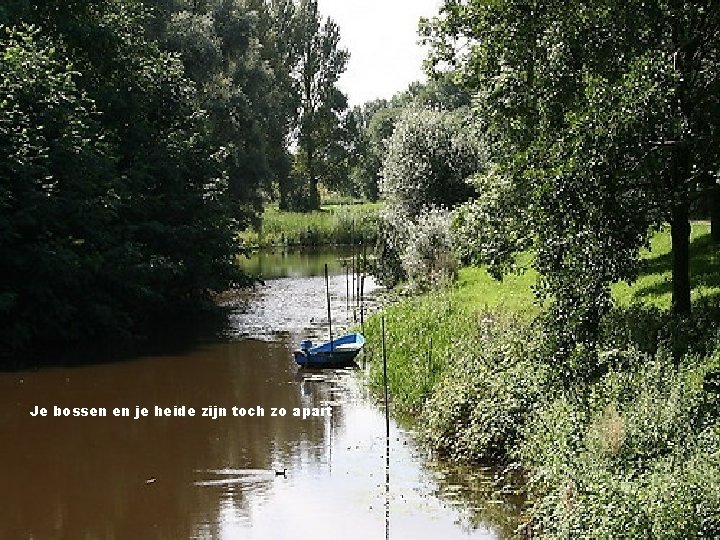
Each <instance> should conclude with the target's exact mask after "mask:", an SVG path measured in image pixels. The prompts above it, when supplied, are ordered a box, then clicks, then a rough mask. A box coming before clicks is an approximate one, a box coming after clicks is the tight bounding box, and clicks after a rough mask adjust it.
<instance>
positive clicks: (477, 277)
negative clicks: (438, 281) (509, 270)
mask: <svg viewBox="0 0 720 540" xmlns="http://www.w3.org/2000/svg"><path fill="white" fill-rule="evenodd" d="M691 256H692V261H691V274H692V278H691V280H692V285H693V301H694V315H693V317H692V318H691V319H686V320H679V319H676V318H674V317H672V316H671V315H670V313H669V311H668V308H669V305H670V286H671V283H670V265H671V259H670V240H669V232H668V231H661V232H659V233H658V234H656V235H655V236H654V238H653V239H652V242H651V249H650V250H649V251H647V252H646V253H644V254H643V265H642V270H641V275H640V277H639V279H638V280H637V281H636V282H635V283H633V284H632V285H628V284H619V285H616V286H615V287H614V288H613V297H614V299H615V300H616V307H615V308H614V309H613V310H612V312H611V313H610V314H609V315H608V316H607V317H606V319H605V321H603V325H602V336H601V346H600V352H599V354H598V355H597V356H595V355H592V354H588V355H587V356H585V357H583V356H582V351H581V352H580V353H578V354H579V357H578V358H577V361H578V362H583V361H585V362H592V363H593V366H594V369H593V370H591V371H589V372H587V375H585V376H584V377H577V376H573V377H569V376H568V375H567V373H566V372H564V371H563V370H562V369H560V368H559V366H557V365H555V364H554V363H553V361H552V360H551V358H550V355H549V353H548V349H547V346H546V343H545V341H544V339H543V330H544V328H543V324H542V318H541V317H537V315H539V314H540V313H541V311H542V309H541V307H540V306H538V305H537V304H536V303H535V302H534V298H533V295H532V290H531V287H532V285H533V284H534V282H535V279H536V275H535V274H534V273H533V271H531V270H528V271H526V272H524V273H521V274H519V275H516V276H510V277H508V278H506V279H504V280H503V281H502V282H500V283H498V282H496V281H494V280H492V278H490V277H489V276H488V275H487V273H486V272H485V271H484V270H483V269H477V268H464V269H462V270H461V271H460V274H459V279H458V281H457V283H456V284H455V286H453V287H452V288H449V289H447V290H443V291H436V292H432V293H429V294H426V295H423V296H419V297H415V298H408V299H404V300H402V301H401V302H399V303H397V304H394V305H392V306H390V307H389V308H387V309H386V310H385V312H384V316H385V320H386V328H387V344H388V380H389V388H390V395H391V399H392V404H393V405H392V406H393V409H394V411H395V412H397V413H399V414H411V415H412V416H413V417H415V418H417V419H419V425H421V426H423V428H422V429H423V432H424V436H425V438H426V440H427V442H428V444H429V445H430V446H431V447H432V448H433V449H434V450H435V451H436V452H437V453H438V454H440V455H443V456H445V457H448V458H450V459H453V460H458V461H464V462H471V463H485V464H488V463H490V464H504V465H506V466H508V465H513V466H511V467H510V469H512V470H517V469H520V470H523V471H524V472H525V476H526V480H527V482H526V483H525V484H524V489H525V490H526V493H527V496H528V506H527V509H526V511H525V512H524V515H523V516H522V518H521V520H520V521H521V522H520V524H519V526H520V528H519V531H518V536H519V537H522V536H525V537H527V536H530V535H531V534H532V535H533V538H547V539H556V538H557V539H560V538H588V539H590V538H593V539H596V538H608V539H610V538H633V539H636V538H663V539H665V538H667V539H681V538H682V539H685V538H720V416H719V414H720V413H719V410H720V348H719V347H718V328H719V322H720V309H719V308H718V298H720V249H719V248H718V246H716V245H713V244H712V243H711V242H710V238H709V231H708V226H707V224H704V223H696V224H694V225H693V231H692V247H691ZM379 330H380V322H379V317H378V316H375V317H372V318H371V319H370V320H369V321H368V322H367V324H366V334H367V338H368V350H369V351H370V353H371V354H372V356H373V362H372V366H371V370H370V375H369V377H370V384H371V385H372V387H373V388H375V389H376V390H380V389H381V388H382V364H381V361H379V360H381V359H380V355H379V351H380V331H379ZM515 466H517V467H515Z"/></svg>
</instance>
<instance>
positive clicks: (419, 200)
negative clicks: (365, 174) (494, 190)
mask: <svg viewBox="0 0 720 540" xmlns="http://www.w3.org/2000/svg"><path fill="white" fill-rule="evenodd" d="M376 116H377V115H376ZM467 128H468V126H467V124H466V118H465V117H464V114H463V111H454V112H442V111H433V110H422V109H410V110H407V111H405V112H404V113H403V115H402V116H401V117H400V120H399V121H398V123H397V125H396V126H395V129H394V131H393V132H392V136H391V137H390V139H389V140H388V142H387V155H386V157H385V161H384V163H383V169H382V175H383V180H382V193H383V195H384V197H385V201H386V205H385V211H384V212H383V215H382V218H383V222H384V223H383V230H382V235H381V242H382V246H381V250H382V256H381V261H382V263H383V265H382V267H381V268H380V269H379V270H378V275H379V276H380V277H381V278H382V279H383V280H384V281H385V282H388V283H396V282H398V281H400V280H403V279H406V278H407V277H408V273H407V268H406V267H405V266H404V265H403V263H402V256H403V254H404V253H405V252H406V250H408V249H412V247H413V246H412V242H413V238H414V237H415V236H416V234H415V233H416V232H418V231H421V230H423V229H427V227H424V226H423V225H422V224H421V223H420V219H419V217H420V216H421V215H422V214H427V213H428V212H430V211H431V209H432V208H436V207H444V208H452V207H453V206H455V205H457V204H458V203H460V202H463V201H465V200H467V199H468V198H469V197H471V196H472V195H473V193H474V190H473V188H472V187H471V186H470V185H469V184H467V183H466V182H465V178H466V177H468V176H469V175H470V174H473V173H475V172H476V171H477V170H478V169H479V168H480V160H481V155H480V148H479V146H478V144H477V142H476V141H475V140H474V138H473V137H472V136H471V135H469V133H468V129H467ZM435 215H436V216H437V215H439V214H437V211H436V213H435ZM424 219H425V221H427V220H428V219H430V218H428V217H426V218H424ZM435 222H438V220H435ZM443 223H446V220H443ZM436 228H437V227H436ZM448 235H449V233H443V236H448ZM444 243H445V244H447V242H444ZM440 257H445V255H444V254H442V255H441V256H440Z"/></svg>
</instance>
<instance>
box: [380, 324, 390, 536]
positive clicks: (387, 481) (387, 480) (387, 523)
mask: <svg viewBox="0 0 720 540" xmlns="http://www.w3.org/2000/svg"><path fill="white" fill-rule="evenodd" d="M381 323H382V356H383V385H384V387H385V539H386V540H389V539H390V409H389V407H388V378H387V353H386V349H385V317H384V316H383V317H382V319H381Z"/></svg>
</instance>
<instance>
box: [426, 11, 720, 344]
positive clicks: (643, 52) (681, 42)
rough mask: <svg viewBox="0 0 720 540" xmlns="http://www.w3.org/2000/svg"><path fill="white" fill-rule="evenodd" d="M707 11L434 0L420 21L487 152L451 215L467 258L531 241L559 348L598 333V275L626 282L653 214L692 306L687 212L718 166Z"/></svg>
mask: <svg viewBox="0 0 720 540" xmlns="http://www.w3.org/2000/svg"><path fill="white" fill-rule="evenodd" d="M718 13H719V11H718V9H717V6H714V7H713V6H712V4H711V5H708V6H702V5H700V4H693V5H686V4H682V3H680V4H677V5H676V4H672V3H671V4H666V3H662V2H655V3H653V2H651V3H649V4H648V3H647V2H603V3H600V4H593V5H588V4H587V3H583V2H570V3H567V2H550V3H547V2H545V3H542V4H537V3H534V2H525V1H502V2H486V1H483V0H470V1H447V2H445V4H444V5H443V7H442V9H441V15H440V17H438V18H436V19H434V20H433V21H430V22H426V23H425V27H424V31H425V35H426V36H428V37H429V39H430V41H432V42H433V43H434V45H435V47H434V58H433V60H432V63H434V64H435V65H436V66H438V67H440V68H443V67H445V66H448V65H450V66H454V69H455V73H456V74H457V77H458V78H459V79H460V80H461V81H462V82H463V83H464V84H465V85H466V86H467V88H468V89H470V90H471V91H473V92H474V93H475V98H474V105H475V110H476V112H477V113H478V125H479V127H480V129H481V132H482V134H483V137H484V140H485V143H486V145H487V148H488V151H489V161H490V163H491V166H490V167H489V168H488V172H487V174H486V176H485V178H482V179H479V180H478V183H479V185H481V186H482V189H489V191H490V195H484V196H483V197H482V198H481V199H479V200H478V201H476V202H475V203H473V204H472V205H471V206H468V207H467V208H466V209H465V211H464V212H463V213H462V215H461V217H460V225H461V231H463V232H465V233H469V234H468V235H467V236H466V237H465V238H466V240H467V242H468V243H469V244H470V245H471V246H474V248H472V249H468V250H466V253H465V255H466V256H467V257H468V258H469V259H473V258H474V259H475V260H476V261H482V262H487V263H490V264H492V265H494V266H495V269H496V270H498V271H499V270H503V269H507V268H510V267H511V266H512V265H511V258H512V256H513V254H514V253H516V252H517V251H518V250H522V249H527V248H528V247H532V248H533V249H534V252H535V253H536V259H535V266H536V267H537V269H538V270H539V271H540V273H541V274H542V276H543V279H542V282H541V283H540V288H539V293H540V294H541V295H543V296H548V297H551V298H552V299H553V300H554V302H555V304H554V305H555V313H554V315H555V320H556V321H557V322H558V323H559V324H558V328H559V329H560V330H561V334H563V336H562V338H561V341H560V343H559V344H558V345H559V347H560V348H563V347H565V346H567V345H568V344H569V343H570V342H577V341H585V340H592V339H593V336H594V335H595V334H596V331H597V324H598V322H599V320H600V316H601V314H602V313H603V312H605V310H606V309H607V307H608V306H609V288H608V285H609V284H610V283H612V282H615V281H619V280H632V279H634V277H635V275H636V272H637V259H638V254H639V250H640V248H641V247H642V246H643V245H644V244H645V243H646V242H647V235H648V231H649V230H651V228H652V227H654V226H658V225H659V224H661V223H663V222H664V221H670V222H671V224H672V226H673V230H674V233H673V240H674V246H673V247H674V254H675V255H674V256H675V267H674V305H675V308H676V310H677V311H679V312H687V311H689V307H690V306H689V285H688V282H687V272H688V268H687V243H688V234H689V226H688V210H689V207H690V204H691V202H692V201H693V200H694V198H696V197H698V196H699V195H701V194H702V193H703V192H704V190H705V187H704V186H705V185H707V182H711V183H712V181H711V180H710V179H712V178H716V177H717V171H718V153H717V151H716V148H717V147H718V144H717V142H718V141H717V140H716V137H717V133H718V129H717V127H718V125H719V124H720V122H719V118H720V117H718V114H717V113H718V108H717V107H718V103H717V95H718V92H717V91H718V88H719V87H718V84H720V79H719V78H718V69H717V68H718V65H717V60H718V45H719V44H720V42H719V41H718V34H717V28H718ZM491 183H492V184H494V186H492V187H490V186H489V184H491ZM474 221H476V222H474ZM494 231H495V232H494ZM478 232H480V233H481V234H480V235H478V234H477V233H478ZM478 238H480V241H479V242H478Z"/></svg>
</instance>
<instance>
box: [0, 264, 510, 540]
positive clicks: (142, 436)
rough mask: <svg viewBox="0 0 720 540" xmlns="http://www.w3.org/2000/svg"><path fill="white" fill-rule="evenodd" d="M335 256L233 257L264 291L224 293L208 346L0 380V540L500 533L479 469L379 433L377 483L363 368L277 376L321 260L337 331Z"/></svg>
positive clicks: (372, 407)
mask: <svg viewBox="0 0 720 540" xmlns="http://www.w3.org/2000/svg"><path fill="white" fill-rule="evenodd" d="M340 255H342V253H337V252H336V253H324V254H304V255H302V254H295V255H290V256H288V255H286V256H281V255H274V256H273V255H264V256H263V257H262V258H256V259H253V260H251V261H249V262H248V263H247V264H248V266H249V267H250V268H252V269H254V270H256V271H260V272H262V274H263V276H264V277H265V278H266V282H265V286H263V287H259V288H257V289H256V290H255V291H253V292H248V293H242V294H237V295H234V296H229V297H228V298H226V299H225V302H226V303H227V305H228V306H229V308H230V312H229V316H228V319H227V322H226V325H225V327H224V328H223V329H222V331H221V332H219V335H218V336H217V338H214V339H203V340H197V342H196V343H194V344H193V345H191V346H187V347H184V348H183V350H182V352H178V351H177V350H173V352H172V353H169V352H168V353H167V354H162V355H154V356H139V357H136V358H132V359H129V360H125V361H122V362H110V363H98V364H95V365H88V366H83V367H72V368H65V367H63V368H60V367H58V368H47V369H43V370H39V371H27V372H14V373H0V437H1V439H0V540H5V539H7V540H25V539H27V540H30V539H33V540H45V539H71V540H75V539H78V540H90V539H93V540H95V539H97V540H124V539H128V540H136V539H137V540H143V539H172V540H184V539H222V540H229V539H263V540H264V539H268V540H271V539H300V540H304V539H308V540H311V539H315V540H326V539H327V540H330V539H335V538H338V537H340V538H342V539H343V540H353V539H362V540H372V539H380V538H392V539H395V540H401V539H436V538H437V539H443V540H445V539H454V538H463V539H464V538H483V539H490V538H502V537H503V533H506V532H507V530H509V529H510V527H511V523H512V519H511V518H509V517H508V516H509V515H510V514H509V513H508V508H507V503H504V504H503V503H502V502H501V501H496V500H493V499H492V497H491V492H492V484H493V482H492V474H491V473H489V472H488V471H483V470H479V469H463V468H457V467H455V468H452V467H449V466H447V465H443V464H442V463H438V462H435V461H432V460H430V459H429V458H428V455H427V452H426V451H424V450H423V449H422V447H421V446H419V445H418V444H417V443H416V442H415V440H414V437H413V433H412V431H411V430H409V429H408V428H405V427H401V426H399V425H398V424H396V423H395V422H394V421H391V424H390V430H391V433H390V440H389V448H390V450H389V463H390V470H389V481H388V475H387V474H386V473H387V472H388V471H387V470H386V462H387V455H386V443H387V440H386V437H385V419H384V411H383V408H382V405H381V404H378V403H376V401H375V400H373V399H372V397H371V396H369V395H368V393H367V391H366V390H365V388H364V385H363V381H362V377H363V373H362V370H349V369H348V370H333V371H326V372H319V371H304V370H300V369H298V368H297V367H296V366H295V365H294V362H293V361H292V358H291V351H292V349H293V348H295V346H296V343H297V342H298V340H299V339H301V338H303V337H305V336H312V337H314V338H315V339H321V338H323V337H325V336H326V328H325V325H326V311H325V309H326V307H325V304H324V298H325V296H324V294H325V282H324V278H323V277H322V271H323V264H324V263H326V262H328V263H330V269H331V273H332V274H333V276H332V277H331V293H332V299H333V300H332V303H333V316H334V317H333V318H334V324H335V325H337V326H338V327H341V326H342V325H345V324H347V322H348V319H349V314H348V312H347V310H346V305H347V301H346V297H345V292H346V281H345V273H344V272H345V271H344V270H343V268H342V267H341V266H340V263H339V262H338V257H339V256H340ZM366 289H367V290H368V292H369V293H370V296H372V295H373V293H374V291H375V290H376V288H375V287H374V285H373V284H372V282H370V281H368V282H366ZM169 350H170V349H169ZM100 360H102V359H100ZM359 363H362V362H361V361H360V362H359ZM56 407H57V408H60V409H65V408H68V409H70V411H69V412H71V413H72V408H83V407H84V408H92V407H95V408H105V410H106V413H107V416H105V417H98V416H95V417H93V416H87V417H75V416H54V413H55V412H56V409H55V408H56ZM156 407H160V408H162V409H165V408H169V409H170V411H169V412H170V413H171V414H172V415H171V416H164V415H163V416H156V409H155V408H156ZM174 407H177V408H180V407H185V411H184V412H185V413H186V415H185V416H178V415H176V414H177V413H180V412H183V411H182V410H181V409H175V410H173V408H174ZM190 407H192V408H193V409H194V410H195V412H196V415H195V416H192V417H191V416H188V415H187V412H188V411H187V409H188V408H190ZM207 407H210V408H211V409H208V412H209V413H210V416H206V417H203V416H201V414H202V412H203V408H207ZM212 407H217V408H218V409H212ZM233 407H235V408H236V409H235V412H236V413H237V414H238V415H237V416H236V415H234V414H233V409H232V408H233ZM42 408H44V409H46V410H47V416H42V415H40V414H38V415H37V416H33V415H31V413H33V412H35V411H39V410H41V409H42ZM115 408H117V409H118V411H115V412H118V413H119V414H120V415H119V416H114V414H113V413H114V411H113V409H115ZM122 408H126V409H127V412H128V414H129V416H122V413H123V411H122ZM136 408H139V409H136ZM142 408H145V409H147V416H142ZM220 408H224V409H225V411H226V412H227V416H217V414H216V412H217V411H219V410H221V409H220ZM241 409H244V412H245V415H244V416H240V415H239V414H240V412H241ZM136 410H137V411H138V412H140V413H141V414H139V415H138V414H136ZM249 411H252V412H253V413H255V415H254V416H250V415H248V414H247V413H248V412H249ZM260 412H262V413H264V415H262V416H259V415H258V413H260ZM294 412H297V413H299V414H300V416H294V415H293V413H294ZM273 413H274V415H273ZM283 413H284V414H283ZM303 414H306V415H308V414H309V416H308V417H307V418H303V416H302V415H303ZM136 416H137V418H136ZM283 470H284V471H285V474H284V475H283V474H278V473H282V471H283Z"/></svg>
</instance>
